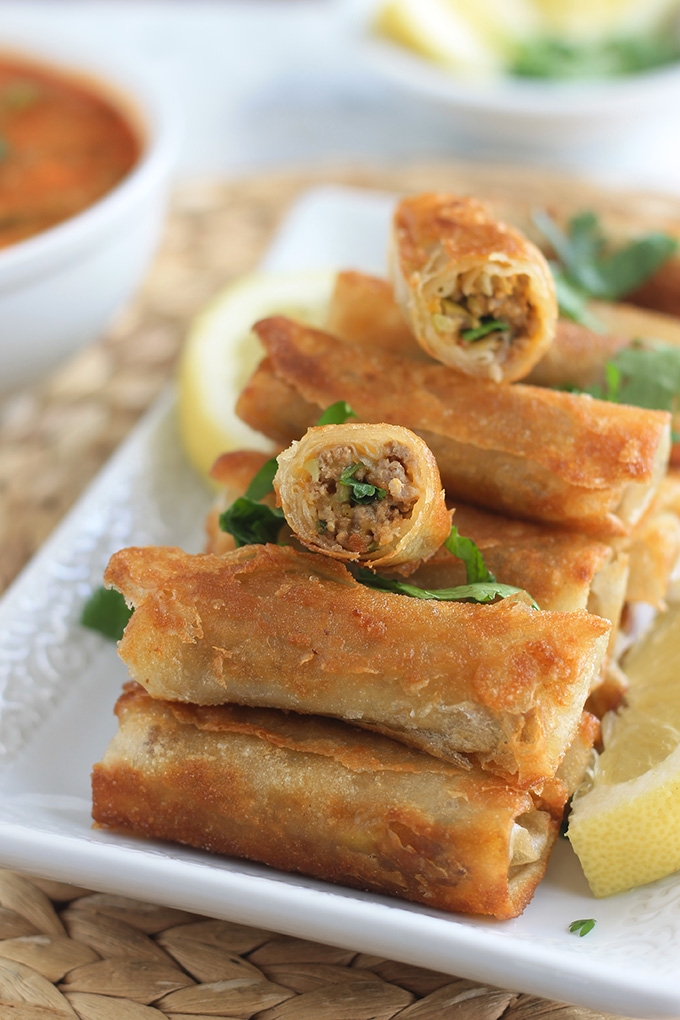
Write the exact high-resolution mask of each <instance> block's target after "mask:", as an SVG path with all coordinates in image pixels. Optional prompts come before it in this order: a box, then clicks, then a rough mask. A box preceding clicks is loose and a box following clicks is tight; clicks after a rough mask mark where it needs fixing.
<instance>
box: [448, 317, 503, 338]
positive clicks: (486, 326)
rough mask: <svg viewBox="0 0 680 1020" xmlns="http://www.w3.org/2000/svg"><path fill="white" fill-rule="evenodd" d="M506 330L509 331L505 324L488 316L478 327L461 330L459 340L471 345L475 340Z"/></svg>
mask: <svg viewBox="0 0 680 1020" xmlns="http://www.w3.org/2000/svg"><path fill="white" fill-rule="evenodd" d="M506 329H510V327H509V326H508V324H507V322H501V321H500V319H494V318H493V317H492V316H490V315H485V316H483V318H482V319H481V321H480V324H479V326H474V327H473V328H472V329H464V330H462V331H461V334H460V338H461V340H465V342H466V343H473V342H474V341H475V340H481V339H482V337H485V336H488V335H489V333H497V332H500V331H503V330H506Z"/></svg>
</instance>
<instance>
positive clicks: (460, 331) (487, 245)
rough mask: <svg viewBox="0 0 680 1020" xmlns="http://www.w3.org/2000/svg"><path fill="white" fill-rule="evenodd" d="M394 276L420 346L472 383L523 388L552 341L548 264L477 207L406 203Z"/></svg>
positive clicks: (432, 198) (432, 200)
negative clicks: (482, 381)
mask: <svg viewBox="0 0 680 1020" xmlns="http://www.w3.org/2000/svg"><path fill="white" fill-rule="evenodd" d="M393 277H394V281H393V282H394V288H395V295H396V297H397V300H398V301H399V303H400V304H401V306H402V310H403V312H404V314H405V316H406V318H407V320H408V322H409V324H410V326H411V328H412V330H413V332H414V334H415V336H416V339H417V340H418V343H419V344H420V346H421V347H422V348H423V349H424V350H425V351H427V353H428V354H431V355H432V357H434V358H436V359H437V360H438V361H441V362H442V363H443V364H445V365H450V366H451V367H452V368H455V369H457V370H458V371H460V372H464V373H466V374H467V375H474V376H479V377H482V378H487V379H493V380H494V381H495V382H502V381H505V382H512V381H514V380H516V379H521V378H523V377H524V376H525V375H527V374H528V373H529V372H530V371H531V369H532V368H533V366H534V365H535V364H536V363H537V362H538V361H539V359H540V358H541V357H542V355H543V354H544V353H545V351H546V350H547V348H548V347H549V345H550V343H551V342H552V339H553V336H554V334H555V328H556V324H557V302H556V298H555V287H554V283H553V279H552V275H551V272H550V268H549V266H548V264H547V262H546V260H545V258H544V256H543V255H542V254H541V252H540V251H539V250H538V248H536V247H535V246H534V245H533V244H531V242H530V241H528V240H527V239H526V238H524V237H523V236H522V235H521V234H520V233H519V232H518V231H516V230H513V229H512V228H511V227H509V226H507V225H506V224H504V223H500V222H499V221H497V220H496V219H495V218H494V216H493V214H492V212H491V211H490V209H489V208H488V207H487V206H486V205H484V204H483V203H481V202H478V201H476V200H474V199H469V198H455V197H454V196H452V195H419V196H416V197H414V198H408V199H405V200H404V201H402V202H401V203H400V204H399V205H398V207H397V211H396V214H395V217H394V252H393Z"/></svg>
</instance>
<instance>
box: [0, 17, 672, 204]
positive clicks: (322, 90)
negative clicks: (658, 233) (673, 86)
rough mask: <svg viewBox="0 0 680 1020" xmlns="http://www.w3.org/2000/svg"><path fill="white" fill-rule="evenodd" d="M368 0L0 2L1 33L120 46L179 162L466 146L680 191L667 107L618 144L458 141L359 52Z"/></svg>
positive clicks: (202, 170)
mask: <svg viewBox="0 0 680 1020" xmlns="http://www.w3.org/2000/svg"><path fill="white" fill-rule="evenodd" d="M364 2H368V0H0V37H1V36H3V35H6V34H7V33H12V32H13V31H21V32H22V33H24V32H26V31H30V32H33V33H35V35H37V36H40V35H44V34H51V33H54V32H58V33H60V34H65V35H67V36H68V37H69V38H71V39H80V40H82V42H83V45H84V46H85V47H87V46H92V47H95V48H100V47H105V48H107V49H115V50H120V51H121V52H122V53H123V54H125V56H127V57H128V59H130V60H133V61H139V62H141V63H142V64H143V65H144V66H145V68H146V69H147V70H148V71H150V72H151V73H152V74H153V75H154V76H155V77H156V78H157V79H158V81H159V82H160V83H161V84H162V87H163V88H164V89H166V90H167V91H168V92H169V93H170V94H173V93H174V95H175V96H176V98H177V104H178V108H181V110H182V112H183V117H184V122H185V133H184V143H183V147H182V151H181V156H180V162H179V167H178V173H179V174H180V175H181V176H182V177H189V176H212V175H216V174H222V175H230V176H233V175H237V174H243V173H247V172H251V171H255V170H258V169H260V170H261V169H267V168H275V167H295V166H301V165H304V164H310V163H312V164H317V165H319V164H324V163H326V164H337V163H339V162H351V161H360V162H379V161H383V162H388V163H389V162H394V161H395V160H405V159H407V160H417V159H425V158H427V157H432V156H439V157H470V158H475V157H476V158H479V157H484V158H489V159H506V160H507V159H511V160H513V161H528V160H531V161H532V162H534V163H537V162H540V163H541V164H543V165H546V166H551V167H554V168H557V169H563V170H569V171H575V172H578V173H586V174H587V175H589V176H595V177H598V178H601V179H605V180H612V181H615V182H620V183H626V184H631V183H632V184H636V185H642V186H651V187H655V188H661V189H663V190H668V191H673V192H676V193H680V116H679V111H678V110H677V109H676V107H675V103H674V102H670V101H669V103H668V109H667V110H664V111H663V120H662V122H661V123H657V124H648V125H646V126H644V127H643V128H641V129H638V130H636V131H635V132H633V131H631V132H630V134H628V135H627V136H626V138H625V139H624V140H622V142H621V143H620V144H617V145H611V144H603V145H600V146H598V147H596V148H591V149H589V150H587V151H584V150H579V151H574V150H571V151H570V150H565V151H563V152H560V153H559V154H551V155H549V156H547V155H544V156H536V155H535V154H534V155H532V156H529V155H528V154H526V153H522V152H521V151H515V152H509V151H508V150H507V149H503V150H501V149H499V148H496V150H495V151H494V150H493V149H486V150H484V151H482V150H481V149H480V148H479V147H478V146H477V147H476V146H474V145H471V143H470V142H469V141H466V140H465V139H464V138H463V137H461V136H460V135H459V134H458V133H457V132H456V130H455V129H454V128H453V127H452V125H451V123H450V119H449V117H448V116H447V113H446V111H444V110H441V109H439V108H435V107H433V106H430V105H429V104H428V103H427V102H426V101H424V100H421V99H420V98H418V97H417V96H410V95H406V94H404V93H403V92H401V91H399V90H398V89H397V88H396V87H393V86H392V85H390V84H389V83H388V82H386V81H384V80H383V79H382V78H380V77H379V76H378V75H377V74H376V73H375V72H374V71H372V70H371V68H370V66H369V65H367V64H366V63H365V61H364V60H363V58H362V53H361V50H360V47H359V46H358V45H357V39H356V36H355V34H354V32H353V27H354V24H355V22H356V9H357V7H359V8H360V7H361V5H362V3H364Z"/></svg>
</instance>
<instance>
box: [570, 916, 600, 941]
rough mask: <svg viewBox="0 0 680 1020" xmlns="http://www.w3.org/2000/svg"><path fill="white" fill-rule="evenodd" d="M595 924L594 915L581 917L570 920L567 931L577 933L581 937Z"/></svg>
mask: <svg viewBox="0 0 680 1020" xmlns="http://www.w3.org/2000/svg"><path fill="white" fill-rule="evenodd" d="M595 924H596V922H595V918H594V917H582V918H581V919H580V920H579V921H572V922H571V924H570V925H569V931H570V932H571V933H572V935H579V936H580V937H581V938H583V936H584V935H587V934H588V932H589V931H592V930H593V928H594V927H595Z"/></svg>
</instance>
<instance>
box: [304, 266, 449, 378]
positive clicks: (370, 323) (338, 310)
mask: <svg viewBox="0 0 680 1020" xmlns="http://www.w3.org/2000/svg"><path fill="white" fill-rule="evenodd" d="M324 329H325V330H327V332H329V333H332V334H333V336H337V337H339V338H340V339H341V340H348V341H349V342H350V343H355V344H362V345H364V346H367V347H379V348H381V349H382V350H385V351H390V352H391V353H392V354H400V355H402V356H403V357H405V358H415V359H416V360H418V361H430V360H431V359H430V358H429V357H428V356H427V354H426V353H425V352H424V351H423V349H422V347H419V346H418V343H417V342H416V338H415V337H414V335H413V333H412V331H411V328H410V326H409V325H408V323H407V322H406V320H405V319H404V316H403V315H402V312H401V309H400V308H399V305H398V304H397V303H396V301H395V300H394V292H393V290H392V285H391V284H390V283H388V281H387V280H382V279H380V277H377V276H368V275H367V274H366V273H359V272H356V271H354V270H346V271H344V272H341V273H338V275H337V277H336V279H335V287H334V288H333V293H332V294H331V299H330V302H329V305H328V312H327V316H326V323H325V325H324Z"/></svg>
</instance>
